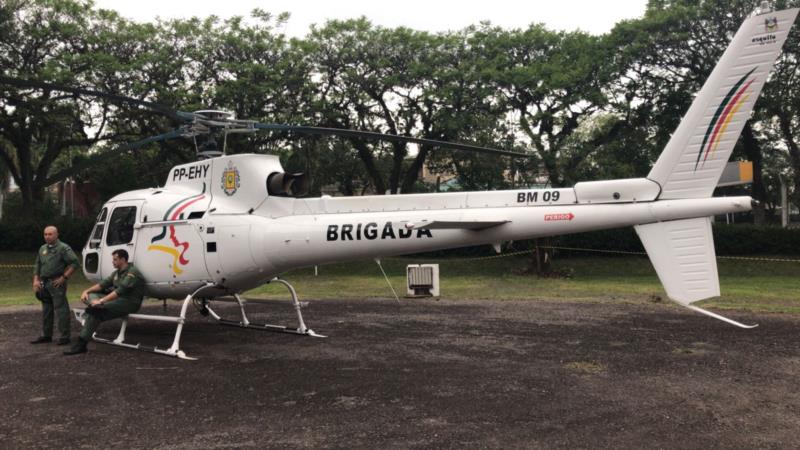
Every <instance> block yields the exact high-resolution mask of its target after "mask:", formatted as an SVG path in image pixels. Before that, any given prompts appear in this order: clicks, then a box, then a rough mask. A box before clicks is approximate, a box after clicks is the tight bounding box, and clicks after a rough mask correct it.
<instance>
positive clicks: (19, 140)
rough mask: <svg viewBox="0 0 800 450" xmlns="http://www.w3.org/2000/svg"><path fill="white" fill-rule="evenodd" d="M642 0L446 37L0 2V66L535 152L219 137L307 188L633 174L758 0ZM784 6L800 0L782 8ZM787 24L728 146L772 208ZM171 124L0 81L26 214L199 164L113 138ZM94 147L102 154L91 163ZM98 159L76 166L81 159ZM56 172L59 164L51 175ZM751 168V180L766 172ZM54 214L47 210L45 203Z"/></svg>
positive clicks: (278, 115)
mask: <svg viewBox="0 0 800 450" xmlns="http://www.w3.org/2000/svg"><path fill="white" fill-rule="evenodd" d="M758 3H759V2H758V1H755V0H735V1H732V2H730V1H723V0H712V1H704V2H698V1H689V0H675V1H666V0H659V1H651V2H649V4H648V7H647V11H646V13H645V15H644V16H643V17H642V18H639V19H634V20H628V21H623V22H621V23H619V24H617V26H616V27H615V28H614V29H613V30H612V32H610V33H608V34H607V35H603V36H592V35H589V34H586V33H582V32H569V31H566V32H564V31H553V30H549V29H547V28H546V27H545V26H543V25H541V24H532V25H530V26H528V27H526V28H523V29H514V30H504V29H500V28H496V27H491V26H489V25H479V26H470V27H467V28H464V29H462V30H455V31H450V32H445V33H437V34H432V33H426V32H420V31H415V30H411V29H408V28H403V27H399V28H383V27H379V26H375V25H373V24H372V23H370V22H369V21H368V20H367V19H365V18H359V19H351V20H338V21H331V22H328V23H325V24H323V25H322V26H319V27H315V28H313V29H312V30H311V32H310V33H309V34H308V35H307V36H306V37H305V38H302V39H288V38H286V37H285V36H284V35H282V34H281V33H280V26H281V24H283V23H284V22H285V21H286V20H288V17H287V16H285V15H278V16H275V15H273V14H270V13H268V12H265V11H261V10H256V11H254V12H253V14H252V15H251V17H249V18H243V17H233V18H230V19H225V20H222V19H219V18H217V17H213V16H212V17H207V18H191V19H178V20H169V21H157V22H155V23H135V22H130V21H128V20H126V19H124V18H121V17H119V16H118V15H117V14H115V13H114V12H113V11H104V10H99V9H96V8H94V7H93V6H92V4H91V3H90V2H88V1H85V0H25V1H22V0H9V1H6V2H3V3H2V4H1V5H0V36H2V40H1V41H0V69H1V70H2V72H3V73H4V74H5V75H11V76H19V77H23V78H34V79H39V80H43V81H51V82H59V83H64V84H70V85H80V86H87V87H92V88H96V89H98V90H102V91H108V92H113V93H118V94H122V95H126V96H132V97H135V98H140V99H145V100H149V101H154V102H158V103H161V104H164V105H166V106H168V107H172V108H175V109H179V110H193V109H200V108H216V109H226V110H230V111H232V112H234V113H235V114H236V116H237V117H239V118H248V119H255V120H260V121H264V122H276V123H294V124H307V125H318V126H329V127H341V128H358V129H363V130H368V131H375V132H380V133H390V134H396V135H401V136H414V137H421V138H429V139H438V140H445V141H459V142H465V143H473V144H477V145H486V146H493V147H500V148H506V149H512V150H521V151H527V152H529V153H530V154H531V155H532V156H533V157H532V158H531V159H529V160H515V161H511V160H510V159H508V158H498V157H488V156H483V155H475V154H469V153H466V152H453V151H448V150H446V149H439V148H432V147H425V146H423V147H419V148H415V147H413V146H409V145H404V144H394V143H380V142H372V141H365V140H357V139H343V138H317V137H313V138H309V137H301V136H298V135H292V134H287V133H258V134H252V135H251V134H247V135H244V134H242V135H234V136H229V139H228V150H229V152H231V153H239V152H272V153H277V154H279V155H280V156H281V158H282V161H283V162H284V163H285V164H286V167H287V168H288V169H289V170H292V171H304V172H307V173H310V174H311V178H312V181H313V183H312V190H311V193H312V194H318V193H320V192H322V191H323V190H325V191H326V192H329V191H330V190H332V189H337V190H338V191H339V192H341V193H343V194H346V195H353V194H355V195H358V194H361V193H364V192H366V193H372V192H374V193H378V194H382V193H384V192H386V191H389V192H398V191H401V192H404V193H408V192H418V191H420V190H425V189H428V187H426V185H425V184H424V183H421V182H419V179H418V178H419V173H420V172H421V169H422V167H423V166H424V165H427V167H428V168H429V169H432V170H434V171H436V172H438V173H443V174H452V175H455V176H456V177H457V181H458V184H459V185H460V186H461V187H462V188H464V189H468V190H483V189H505V188H509V187H518V186H520V185H531V184H537V183H542V182H548V183H549V184H551V185H554V186H562V185H571V184H573V183H575V182H577V181H580V180H592V179H601V178H626V177H639V176H644V175H645V174H646V173H647V171H648V170H649V168H650V165H651V164H652V162H653V161H654V160H655V158H656V157H657V156H658V154H659V152H660V151H661V149H662V148H663V147H664V145H665V144H666V142H667V140H668V139H669V136H670V134H671V133H672V132H673V130H674V129H675V127H676V126H677V124H678V123H679V121H680V118H681V117H682V115H683V113H684V112H685V111H686V109H687V108H688V106H689V104H690V102H691V101H692V98H693V94H694V92H696V91H697V90H698V89H699V87H700V86H701V85H702V83H703V82H704V81H705V78H706V77H707V75H708V74H709V73H710V71H711V68H712V67H713V65H714V64H715V63H716V61H717V59H718V57H719V56H720V54H721V53H722V51H723V50H724V48H725V47H726V45H727V43H728V40H729V38H730V36H731V34H732V32H733V31H734V30H735V29H736V28H737V27H738V26H739V24H740V23H741V20H742V19H743V18H744V17H745V16H747V15H748V14H749V13H750V11H752V9H753V8H754V7H755V6H756V5H757V4H758ZM778 3H779V4H778V7H783V6H796V5H798V1H797V0H791V1H781V2H778ZM799 29H800V27H797V26H795V27H794V29H793V30H792V32H791V34H790V36H789V42H788V43H787V44H786V46H785V48H784V55H783V56H782V57H781V59H780V60H779V62H778V66H777V69H776V71H775V74H774V75H773V76H772V77H771V79H770V80H769V82H768V84H767V85H766V87H765V90H764V95H763V98H762V99H761V101H759V103H758V105H757V107H756V111H755V113H754V115H753V118H752V119H751V121H750V122H749V123H748V126H747V128H746V130H747V131H748V132H749V133H750V135H751V138H752V139H750V140H748V141H743V142H741V143H740V145H739V146H738V147H737V150H736V152H735V155H734V157H735V158H748V159H751V160H754V161H755V162H756V164H757V167H756V172H757V180H756V183H755V184H754V190H753V192H752V194H753V195H754V196H755V197H757V198H758V199H762V200H764V201H765V202H766V203H767V205H768V207H773V206H774V204H775V203H776V202H777V201H778V194H777V192H778V191H777V185H778V179H779V176H786V177H788V179H789V181H790V184H793V185H794V186H795V187H794V191H795V195H800V194H797V193H798V192H800V188H798V186H800V176H797V173H800V146H798V138H797V136H798V135H800V122H798V120H797V117H798V111H797V106H796V105H800V99H798V97H797V96H798V92H800V86H798V85H797V83H798V81H800V76H798V73H800V67H799V66H798V55H797V51H798V50H797V49H798V48H800V41H798V36H799V35H800V34H798V33H799V31H798V30H799ZM175 125H176V124H174V123H172V122H170V121H169V120H167V119H165V118H164V117H161V116H159V115H157V114H153V113H152V112H150V111H147V110H146V109H143V108H137V107H133V106H131V105H127V104H124V103H116V102H108V101H106V100H100V99H93V98H76V97H75V96H72V95H60V94H58V93H55V92H41V91H39V90H30V89H17V88H10V87H7V86H0V185H2V179H3V178H7V177H5V170H4V169H3V168H5V169H7V170H8V171H9V173H10V175H11V177H12V178H13V179H14V181H15V182H16V184H17V185H19V186H20V187H21V191H22V210H21V211H20V215H22V216H29V217H34V216H36V215H37V213H36V210H37V209H42V207H40V206H36V205H37V204H44V205H46V202H47V200H46V198H45V197H46V196H45V195H44V188H45V187H46V186H44V185H43V184H44V182H45V180H47V179H48V178H49V177H52V176H53V175H54V174H60V175H59V177H61V178H64V177H66V176H74V177H77V178H79V179H81V180H88V181H93V182H94V184H95V185H96V186H98V189H99V190H100V191H101V196H102V197H103V198H102V200H106V199H107V198H109V197H110V196H112V195H114V194H116V193H118V192H121V191H125V190H130V189H135V188H142V187H149V186H154V185H157V184H161V183H163V180H164V179H165V176H166V173H167V171H168V170H169V168H170V167H171V166H172V165H175V164H180V163H184V162H187V161H190V160H192V159H193V158H194V148H193V147H194V143H193V142H191V141H190V140H175V141H170V142H166V143H160V144H153V145H150V146H148V147H145V148H143V149H141V150H139V151H137V152H135V153H132V152H128V153H124V154H117V153H119V152H117V153H115V149H116V148H118V146H119V145H121V144H122V143H126V142H131V141H135V140H138V139H140V138H143V137H146V136H151V135H155V134H160V133H163V132H165V131H167V130H170V129H173V128H174V127H175ZM102 155H111V156H110V157H108V158H106V159H99V158H100V156H102ZM87 158H91V159H92V160H95V158H98V159H96V160H97V161H98V162H97V163H96V164H95V165H94V167H93V168H92V169H91V170H89V171H86V172H83V173H72V172H70V167H72V166H73V164H75V163H77V162H80V161H84V160H86V159H87ZM61 170H65V171H66V172H60V171H61ZM760 175H763V177H761V176H760ZM45 209H46V208H45Z"/></svg>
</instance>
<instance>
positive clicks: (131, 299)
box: [64, 250, 145, 355]
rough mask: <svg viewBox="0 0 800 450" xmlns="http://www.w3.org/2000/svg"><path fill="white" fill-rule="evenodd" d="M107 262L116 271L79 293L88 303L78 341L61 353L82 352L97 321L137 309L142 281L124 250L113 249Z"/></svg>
mask: <svg viewBox="0 0 800 450" xmlns="http://www.w3.org/2000/svg"><path fill="white" fill-rule="evenodd" d="M111 263H112V264H113V265H114V268H115V269H117V270H115V271H114V273H112V274H111V275H110V276H109V277H108V278H106V279H104V280H103V281H101V282H100V283H98V284H95V285H94V286H92V287H90V288H89V289H86V290H85V291H83V293H82V294H81V301H82V302H84V303H86V304H87V305H88V307H87V308H86V318H85V321H84V323H83V329H82V330H81V334H80V336H79V337H78V342H77V343H76V344H75V345H74V346H73V347H72V348H71V349H70V350H69V351H67V352H64V354H65V355H77V354H79V353H86V351H87V349H86V345H87V344H88V343H89V340H90V339H91V338H92V335H94V332H95V331H97V327H98V326H100V323H101V322H105V321H106V320H111V319H116V318H118V317H125V316H127V315H128V314H133V313H135V312H136V311H139V308H141V306H142V299H144V294H145V280H144V277H143V276H142V274H141V273H140V272H139V269H137V268H136V267H134V266H133V264H131V263H129V262H128V252H126V251H125V250H114V252H113V253H111ZM111 288H113V290H111Z"/></svg>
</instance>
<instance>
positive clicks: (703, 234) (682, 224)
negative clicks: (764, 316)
mask: <svg viewBox="0 0 800 450" xmlns="http://www.w3.org/2000/svg"><path fill="white" fill-rule="evenodd" d="M634 228H635V229H636V234H638V235H639V239H641V240H642V244H643V245H644V248H645V250H647V255H648V256H649V257H650V261H651V262H652V263H653V267H654V268H655V269H656V273H657V274H658V279H659V280H661V284H663V285H664V290H666V291H667V296H668V297H669V298H670V299H672V300H673V301H675V302H677V303H680V304H681V305H683V306H686V307H687V308H689V309H692V310H695V311H697V312H700V313H702V314H705V315H708V316H711V317H714V318H716V319H720V320H723V321H725V322H728V323H730V324H733V325H736V326H739V327H742V328H752V327H753V326H749V325H744V324H741V323H739V322H736V321H734V320H731V319H728V318H726V317H722V316H720V315H719V314H716V313H712V312H710V311H706V310H704V309H702V308H698V307H697V306H692V305H691V304H692V303H694V302H697V301H700V300H704V299H707V298H711V297H717V296H719V294H720V290H719V276H718V275H717V257H716V254H715V253H714V238H713V236H712V234H711V218H709V217H699V218H695V219H683V220H672V221H669V222H656V223H651V224H647V225H636V226H635V227H634Z"/></svg>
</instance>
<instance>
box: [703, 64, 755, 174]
mask: <svg viewBox="0 0 800 450" xmlns="http://www.w3.org/2000/svg"><path fill="white" fill-rule="evenodd" d="M757 68H758V67H753V68H752V69H751V70H750V72H747V73H746V74H745V75H744V76H743V77H742V78H740V79H739V81H737V82H736V84H734V85H733V87H731V90H730V91H728V93H727V95H725V98H724V99H723V100H722V103H720V104H719V107H717V111H716V112H715V113H714V117H713V118H712V119H711V122H709V124H708V128H707V129H706V135H705V136H704V137H703V143H702V145H700V151H699V152H698V153H697V161H696V162H695V163H694V170H695V171H697V166H698V165H699V164H700V158H701V157H702V156H703V153H704V151H705V157H703V162H705V161H706V159H707V158H708V153H709V151H710V150H711V145H712V143H713V141H714V140H715V139H716V137H717V135H718V134H720V133H718V132H719V130H720V129H722V130H723V131H724V127H722V128H721V126H722V122H724V121H725V119H726V118H727V117H728V116H729V114H730V112H731V111H733V108H734V107H735V105H733V104H735V103H736V100H738V99H739V98H740V97H741V95H742V93H743V92H744V90H745V89H747V88H748V87H749V86H750V84H752V83H753V81H755V78H753V79H752V80H750V82H748V83H747V85H746V86H745V87H743V88H742V89H741V90H740V89H739V88H740V87H741V86H742V84H743V83H744V80H746V79H747V77H749V76H750V75H751V74H752V73H753V72H755V70H756V69H757ZM737 91H738V92H737ZM734 97H735V98H734ZM745 98H746V97H745ZM742 101H744V100H742ZM731 105H733V106H731ZM736 110H737V111H738V107H737V108H736ZM712 132H713V136H712ZM709 137H711V141H709ZM706 144H708V145H706Z"/></svg>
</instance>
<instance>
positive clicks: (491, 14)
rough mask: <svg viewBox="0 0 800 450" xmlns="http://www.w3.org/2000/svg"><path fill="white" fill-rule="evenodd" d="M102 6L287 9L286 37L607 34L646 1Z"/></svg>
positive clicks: (230, 0) (177, 12) (158, 10)
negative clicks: (359, 30) (340, 22)
mask: <svg viewBox="0 0 800 450" xmlns="http://www.w3.org/2000/svg"><path fill="white" fill-rule="evenodd" d="M95 3H96V4H97V5H98V6H100V7H102V8H106V9H114V10H116V11H118V12H119V13H120V14H122V15H123V16H125V17H127V18H129V19H134V20H137V21H153V20H154V19H155V18H156V17H161V18H162V19H173V18H188V17H192V16H199V17H205V16H209V15H211V14H214V15H217V16H220V17H223V18H225V17H230V16H234V15H240V16H248V15H249V13H250V11H251V10H252V9H253V8H261V9H263V10H265V11H267V12H270V13H273V14H275V15H277V14H279V13H281V12H284V11H286V12H289V13H291V18H290V19H289V22H288V24H287V25H286V26H285V27H284V28H283V30H281V31H283V32H284V33H285V34H287V35H288V36H292V37H302V36H304V35H305V34H306V33H307V32H308V29H309V26H310V25H311V24H313V23H316V24H320V25H321V24H323V23H324V22H325V21H326V20H328V19H350V18H356V17H360V16H365V17H367V18H368V19H369V20H370V21H372V23H374V24H377V25H382V26H385V27H397V26H407V27H409V28H413V29H416V30H426V31H432V32H435V31H447V30H457V29H460V28H464V27H466V26H468V25H472V24H478V23H479V22H481V21H484V20H488V21H490V22H492V24H494V25H499V26H502V27H504V28H523V27H526V26H527V25H528V24H530V23H535V22H543V23H545V24H546V25H547V26H548V28H551V29H555V30H576V29H581V30H583V31H588V32H590V33H594V34H602V33H605V32H608V31H609V30H610V29H611V28H612V27H613V26H614V24H615V23H617V22H618V21H620V20H623V19H633V18H637V17H641V16H642V15H643V14H644V8H645V4H646V3H647V0H617V1H614V2H604V1H599V0H593V1H592V0H553V1H538V0H528V1H525V0H514V1H511V0H482V1H475V0H463V1H436V0H402V1H394V2H381V1H376V0H338V1H336V0H328V1H324V0H285V1H280V2H276V1H266V0H213V1H209V0H194V1H187V0H95Z"/></svg>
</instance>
